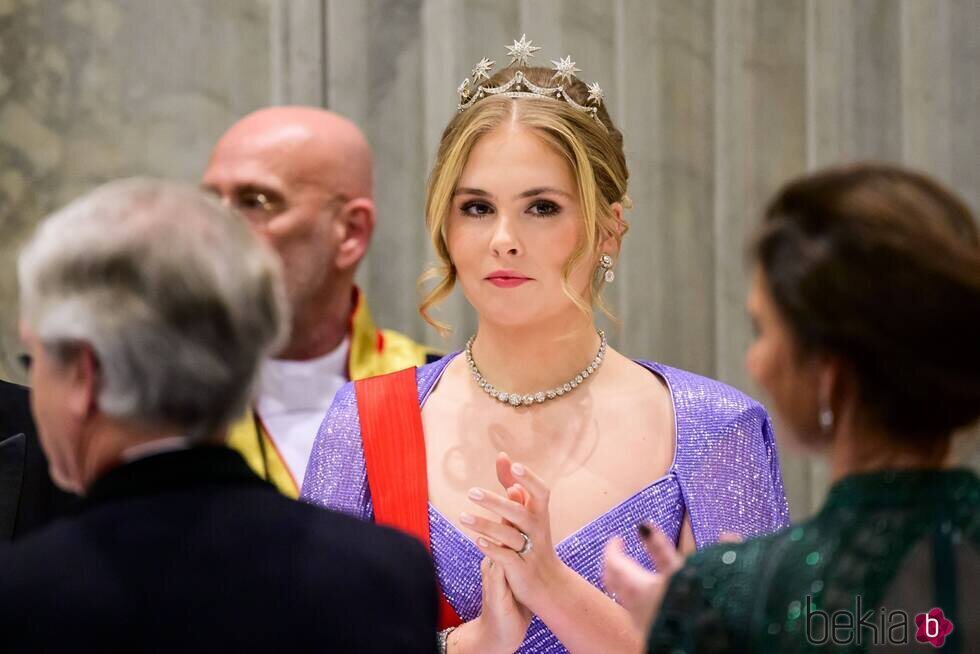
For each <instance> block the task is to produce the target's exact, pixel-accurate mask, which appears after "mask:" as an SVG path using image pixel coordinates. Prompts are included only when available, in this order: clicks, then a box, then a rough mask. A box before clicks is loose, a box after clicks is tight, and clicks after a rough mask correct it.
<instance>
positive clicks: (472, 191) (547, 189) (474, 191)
mask: <svg viewBox="0 0 980 654" xmlns="http://www.w3.org/2000/svg"><path fill="white" fill-rule="evenodd" d="M548 193H553V194H555V195H563V196H565V197H566V198H569V199H572V195H571V193H566V192H565V191H563V190H561V189H559V188H554V187H553V186H540V187H538V188H531V189H528V190H526V191H524V192H523V193H518V194H517V195H515V196H514V199H515V200H520V199H521V198H533V197H534V196H536V195H545V194H548ZM457 195H475V196H477V197H481V198H492V197H493V194H491V193H488V192H486V191H484V190H483V189H481V188H469V187H466V186H460V187H457V188H456V190H455V191H453V196H457Z"/></svg>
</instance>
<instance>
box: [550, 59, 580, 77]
mask: <svg viewBox="0 0 980 654" xmlns="http://www.w3.org/2000/svg"><path fill="white" fill-rule="evenodd" d="M551 65H552V66H554V67H555V74H554V75H553V76H552V78H551V79H557V80H558V83H559V84H567V83H569V82H571V81H572V78H573V77H575V73H581V72H582V70H581V69H580V68H576V67H575V62H574V61H572V56H571V55H568V56H567V57H563V58H561V59H559V60H558V61H555V60H554V59H552V60H551Z"/></svg>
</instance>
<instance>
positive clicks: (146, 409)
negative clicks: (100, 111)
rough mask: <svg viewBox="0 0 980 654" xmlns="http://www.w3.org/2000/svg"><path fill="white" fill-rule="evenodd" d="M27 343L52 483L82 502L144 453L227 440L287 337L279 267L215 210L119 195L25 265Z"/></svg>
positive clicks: (121, 191) (68, 214)
mask: <svg viewBox="0 0 980 654" xmlns="http://www.w3.org/2000/svg"><path fill="white" fill-rule="evenodd" d="M18 275H19V284H20V301H21V315H20V324H21V336H22V339H23V340H24V343H25V345H26V346H27V347H28V348H29V351H30V354H31V357H32V365H31V372H30V382H31V386H32V388H33V392H32V404H33V409H34V413H35V418H36V420H37V423H38V430H39V434H40V438H41V442H42V445H43V446H44V448H45V451H46V452H47V454H48V459H49V461H50V465H51V472H52V477H53V479H55V481H56V482H57V483H59V485H61V486H63V487H65V488H68V489H70V490H74V491H77V492H80V491H83V490H84V489H85V488H86V487H87V486H88V485H89V484H90V483H91V482H92V481H93V480H94V477H97V476H98V475H99V474H100V473H101V472H104V471H105V469H106V468H107V467H111V466H112V465H113V463H114V462H118V460H119V459H120V458H121V454H122V452H123V451H124V450H125V449H127V448H128V447H131V446H133V445H138V444H141V443H146V442H150V441H153V440H158V439H160V438H163V437H175V436H176V437H183V438H186V439H188V440H189V441H190V442H192V443H194V442H200V441H204V440H209V439H216V438H220V437H221V436H222V434H223V432H224V429H225V428H226V426H227V425H228V424H229V423H230V422H231V421H232V420H234V419H235V418H237V417H238V416H239V415H241V413H242V411H243V410H244V409H245V407H246V405H247V403H248V401H249V398H250V394H251V387H252V383H253V380H254V378H255V375H256V371H257V369H258V364H259V362H260V361H261V359H262V358H263V357H264V356H265V355H267V354H268V353H269V352H270V351H273V350H274V349H275V348H276V347H277V346H278V345H279V344H280V342H281V340H282V339H283V337H284V335H285V332H286V330H287V325H286V322H287V309H286V303H285V293H284V291H283V288H282V281H281V275H280V272H279V264H278V261H277V259H276V257H275V255H274V254H273V253H271V252H270V251H269V250H268V249H267V248H266V247H265V246H264V245H262V244H261V243H260V242H259V241H258V240H257V239H256V237H255V236H253V234H252V233H251V231H250V230H249V228H248V226H247V225H246V224H245V223H244V222H243V221H241V220H240V219H239V218H238V217H237V216H235V215H234V214H233V213H232V212H231V211H230V210H228V209H226V208H223V207H222V206H221V205H220V204H219V203H218V202H217V201H216V200H214V199H212V198H209V197H207V196H206V195H205V194H204V193H202V192H200V191H198V190H196V189H194V188H191V187H187V186H183V185H180V184H175V183H171V182H165V181H158V180H151V179H129V180H121V181H116V182H111V183H109V184H106V185H104V186H102V187H100V188H98V189H96V190H95V191H93V192H91V193H89V194H88V195H85V196H83V197H82V198H79V199H78V200H76V201H74V202H72V203H71V204H69V205H68V206H67V207H65V208H64V209H62V210H60V211H58V212H56V213H55V214H53V215H51V216H50V217H48V218H46V219H45V220H44V221H43V222H42V223H41V225H40V226H39V228H38V229H37V232H36V233H35V234H34V236H33V238H32V239H31V241H30V242H29V243H28V244H27V246H26V247H25V248H24V250H23V251H22V253H21V255H20V258H19V260H18Z"/></svg>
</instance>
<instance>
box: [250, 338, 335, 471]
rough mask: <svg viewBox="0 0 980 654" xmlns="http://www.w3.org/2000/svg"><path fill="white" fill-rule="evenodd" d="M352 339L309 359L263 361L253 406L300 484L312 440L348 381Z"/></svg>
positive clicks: (308, 457)
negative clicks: (326, 352)
mask: <svg viewBox="0 0 980 654" xmlns="http://www.w3.org/2000/svg"><path fill="white" fill-rule="evenodd" d="M349 345H350V343H349V339H347V338H345V339H344V341H343V342H342V343H341V344H340V345H339V346H338V347H337V348H336V349H335V350H333V351H332V352H329V353H328V354H325V355H324V356H322V357H319V358H316V359H309V360H308V361H286V360H284V359H270V360H268V361H266V362H265V364H264V365H263V366H262V372H261V374H260V376H259V393H258V399H257V400H256V402H255V408H256V410H257V412H258V414H259V417H260V418H261V419H262V423H263V424H264V425H265V428H266V429H267V430H268V431H269V435H270V436H271V437H272V440H273V442H274V443H275V444H276V448H277V449H278V450H279V453H280V454H281V455H282V458H283V459H284V460H285V462H286V465H287V466H288V467H289V471H290V472H291V473H292V474H293V479H295V480H296V483H297V484H298V485H300V486H302V485H303V477H304V476H305V475H306V464H307V462H308V461H309V459H310V451H311V450H312V449H313V441H314V440H315V439H316V434H317V431H318V430H319V429H320V423H321V422H323V417H324V415H325V414H326V413H327V409H329V408H330V404H331V403H332V402H333V396H334V395H336V394H337V391H338V390H340V387H341V386H343V385H344V384H346V383H347V381H348V380H347V350H348V347H349Z"/></svg>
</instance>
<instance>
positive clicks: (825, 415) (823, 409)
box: [817, 402, 834, 434]
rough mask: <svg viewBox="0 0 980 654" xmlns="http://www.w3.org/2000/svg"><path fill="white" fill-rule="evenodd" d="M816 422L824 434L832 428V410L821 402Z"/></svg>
mask: <svg viewBox="0 0 980 654" xmlns="http://www.w3.org/2000/svg"><path fill="white" fill-rule="evenodd" d="M817 422H819V423H820V431H821V432H823V433H824V434H826V433H829V432H830V431H831V430H832V429H833V428H834V411H833V410H832V409H831V408H830V407H829V406H828V405H826V404H824V403H823V402H821V403H820V410H819V412H818V413H817Z"/></svg>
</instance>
